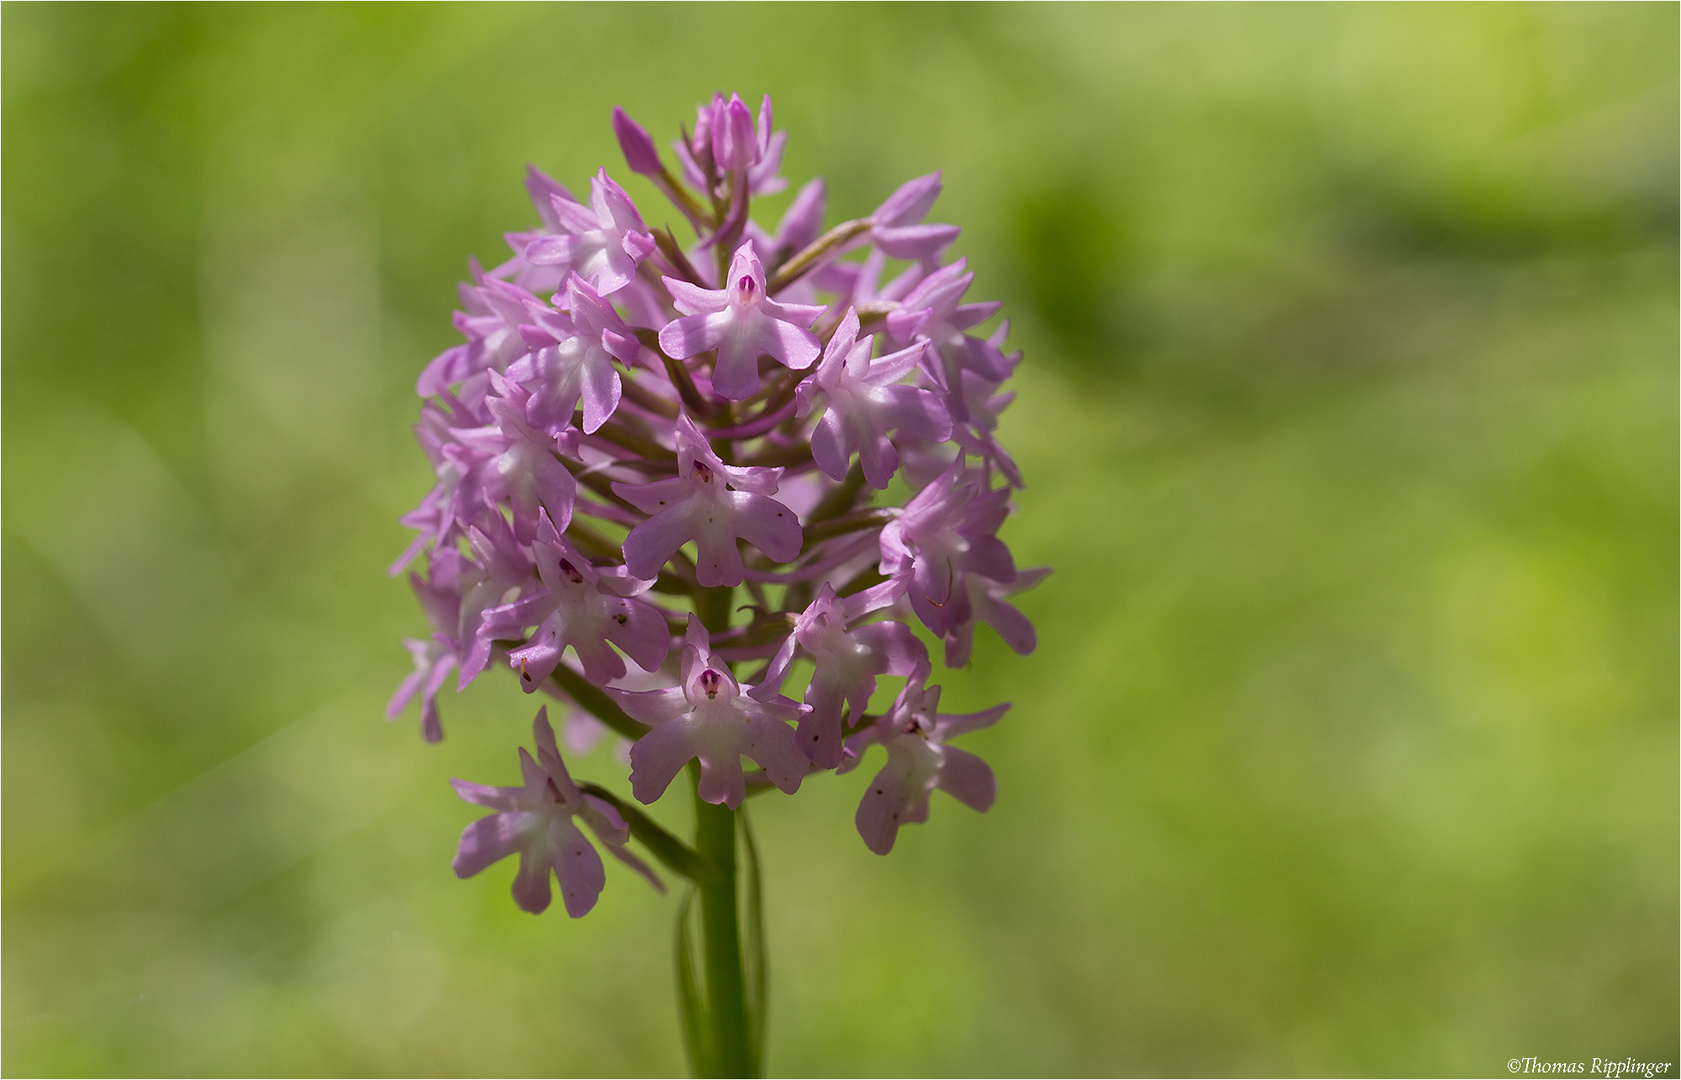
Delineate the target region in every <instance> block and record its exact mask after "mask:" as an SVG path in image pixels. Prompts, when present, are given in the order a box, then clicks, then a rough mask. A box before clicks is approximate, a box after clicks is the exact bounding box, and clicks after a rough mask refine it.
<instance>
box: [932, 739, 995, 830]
mask: <svg viewBox="0 0 1681 1080" xmlns="http://www.w3.org/2000/svg"><path fill="white" fill-rule="evenodd" d="M941 749H942V750H943V751H944V752H945V765H944V767H942V768H941V769H940V779H939V782H938V784H939V788H940V790H941V791H945V792H947V793H949V794H950V795H952V796H953V797H955V798H956V799H957V801H958V802H961V803H962V804H963V805H965V806H967V807H969V808H970V809H972V810H979V811H981V812H982V813H985V812H986V810H987V808H988V807H990V806H991V805H992V800H993V799H994V798H995V797H997V795H998V780H997V778H996V777H994V776H993V775H992V768H991V766H989V765H988V764H987V763H986V762H984V761H982V760H981V759H980V758H978V757H976V756H975V755H974V754H971V753H969V752H968V751H967V750H959V749H958V748H957V747H955V746H946V747H942V748H941Z"/></svg>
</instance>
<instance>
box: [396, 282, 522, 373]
mask: <svg viewBox="0 0 1681 1080" xmlns="http://www.w3.org/2000/svg"><path fill="white" fill-rule="evenodd" d="M471 265H472V272H473V277H474V279H475V281H476V282H477V284H475V285H467V284H463V285H461V286H460V289H459V292H460V295H461V306H462V307H464V308H466V309H467V310H466V311H458V312H456V313H455V328H456V329H457V330H459V331H461V335H462V336H463V337H465V338H466V339H467V341H466V344H464V345H456V346H453V347H451V348H448V349H445V350H444V351H443V352H442V353H440V354H438V356H437V357H436V358H435V359H434V360H433V361H432V362H431V363H430V364H428V365H426V369H425V370H424V371H422V372H421V373H420V379H419V380H418V382H417V383H416V384H415V390H416V392H418V393H419V394H420V395H421V396H422V397H431V396H432V395H434V394H439V393H442V392H443V391H444V389H445V388H446V387H450V386H454V385H457V384H459V383H461V382H464V381H465V380H467V379H468V378H470V377H472V376H473V375H476V374H478V373H479V372H483V371H504V370H506V369H507V367H508V365H509V364H511V363H513V362H514V361H515V360H517V359H519V358H520V357H521V356H524V355H525V353H526V351H527V349H528V346H527V345H526V343H525V339H524V338H522V337H521V336H520V332H519V324H520V323H521V322H523V321H525V304H526V302H527V301H529V300H536V299H537V298H536V297H535V296H533V295H532V294H531V293H529V292H527V291H526V290H525V289H523V288H521V287H520V286H518V285H513V284H510V283H508V282H505V281H497V280H496V279H495V278H492V277H488V276H486V275H485V273H484V271H483V270H481V269H480V268H479V265H478V263H477V262H476V261H475V262H473V263H472V264H471Z"/></svg>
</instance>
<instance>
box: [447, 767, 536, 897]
mask: <svg viewBox="0 0 1681 1080" xmlns="http://www.w3.org/2000/svg"><path fill="white" fill-rule="evenodd" d="M456 790H457V791H460V790H461V789H460V787H459V786H458V787H457V788H456ZM463 798H465V796H463ZM514 816H515V815H514V814H492V815H491V816H490V817H483V818H480V819H479V820H477V821H475V822H473V823H472V824H471V825H469V826H467V827H466V828H465V829H463V830H461V846H460V847H459V848H457V849H456V852H455V861H454V862H452V863H451V864H450V868H451V869H452V870H454V871H455V876H456V877H459V878H470V877H472V876H473V875H474V874H476V873H478V872H479V871H480V870H483V869H484V868H485V867H487V866H489V865H490V864H491V863H494V862H499V861H501V860H502V859H505V858H507V857H508V856H509V855H512V854H513V853H514V852H515V851H517V850H519V846H520V837H519V834H518V832H516V831H515V829H514V828H513V824H512V821H511V819H512V818H513V817H514Z"/></svg>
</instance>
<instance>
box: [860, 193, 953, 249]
mask: <svg viewBox="0 0 1681 1080" xmlns="http://www.w3.org/2000/svg"><path fill="white" fill-rule="evenodd" d="M940 187H941V185H940V174H939V173H938V172H931V173H929V174H928V175H927V176H919V177H917V178H916V179H915V180H911V181H909V182H907V183H904V184H901V185H900V186H899V189H898V190H897V191H895V192H894V193H893V194H891V195H889V196H888V197H887V200H886V201H885V202H883V203H882V204H881V205H880V206H878V207H876V212H875V213H873V214H871V215H870V239H872V240H874V241H875V245H876V247H877V248H879V249H880V250H881V251H882V252H884V253H885V254H887V255H890V256H892V257H893V258H895V259H918V260H925V261H928V262H937V260H938V259H939V258H940V256H941V255H942V254H944V252H945V250H946V248H948V247H950V246H951V243H952V241H953V240H956V239H957V235H958V233H960V232H962V231H963V230H962V229H960V228H958V227H957V226H956V225H924V224H922V219H923V218H925V217H927V216H928V211H929V210H930V209H931V208H932V207H933V205H934V200H935V199H937V198H939V197H940Z"/></svg>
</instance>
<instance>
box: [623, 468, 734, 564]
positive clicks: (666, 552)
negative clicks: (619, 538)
mask: <svg viewBox="0 0 1681 1080" xmlns="http://www.w3.org/2000/svg"><path fill="white" fill-rule="evenodd" d="M615 490H616V488H615ZM694 533H695V526H694V521H693V514H692V513H691V512H690V508H689V506H688V505H687V503H686V502H685V503H679V504H677V505H676V506H670V507H667V508H666V509H664V510H661V511H660V512H659V513H657V514H655V515H654V516H653V517H651V518H649V519H648V520H647V521H644V522H642V523H641V524H640V525H637V526H636V527H635V528H634V529H632V530H630V534H629V535H628V536H626V537H625V542H624V554H625V566H626V567H627V568H629V570H630V572H631V573H632V574H635V575H636V576H637V577H639V578H643V579H644V580H651V579H653V578H657V577H659V576H660V570H661V568H662V567H664V566H665V563H666V560H667V559H669V558H671V556H672V555H674V554H676V552H677V549H678V548H680V547H682V546H683V545H684V544H686V543H688V542H689V541H690V540H692V539H694ZM740 583H741V579H740V578H739V577H738V578H736V580H735V581H734V582H732V583H731V584H740Z"/></svg>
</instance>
